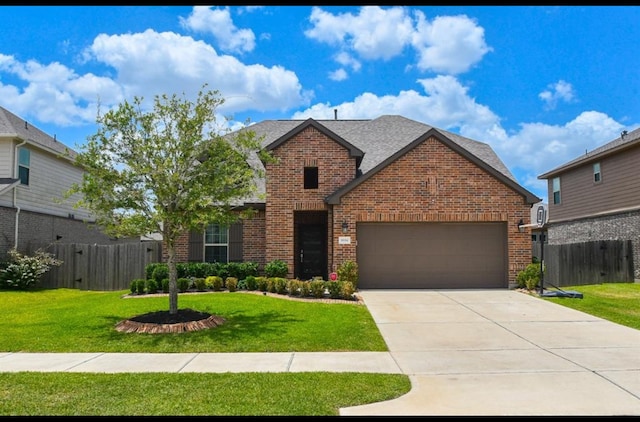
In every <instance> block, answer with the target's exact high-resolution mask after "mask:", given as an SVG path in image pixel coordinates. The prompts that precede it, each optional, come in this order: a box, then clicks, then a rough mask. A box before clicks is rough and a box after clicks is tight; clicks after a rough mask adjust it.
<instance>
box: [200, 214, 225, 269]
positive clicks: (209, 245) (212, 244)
mask: <svg viewBox="0 0 640 422" xmlns="http://www.w3.org/2000/svg"><path fill="white" fill-rule="evenodd" d="M204 261H205V262H220V263H223V264H226V263H228V262H229V229H228V228H227V227H224V226H221V225H219V224H208V225H207V227H206V228H205V231H204Z"/></svg>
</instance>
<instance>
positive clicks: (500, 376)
mask: <svg viewBox="0 0 640 422" xmlns="http://www.w3.org/2000/svg"><path fill="white" fill-rule="evenodd" d="M359 294H360V295H361V296H362V298H363V299H364V302H365V305H366V306H367V308H368V309H369V312H370V313H371V315H372V316H373V318H374V320H375V322H376V323H377V325H378V327H379V329H380V332H381V333H382V336H383V338H384V339H385V341H386V343H387V346H388V348H389V352H333V353H315V352H305V353H297V352H291V353H289V352H287V353H156V354H144V353H0V372H17V371H48V372H52V371H60V372H106V373H114V372H304V371H329V372H382V373H401V374H407V375H408V376H409V377H410V379H411V383H412V389H411V391H410V392H409V393H407V394H406V395H404V396H402V397H399V398H397V399H394V400H389V401H386V402H380V403H372V404H367V405H363V406H354V407H348V408H343V409H340V415H344V416H389V415H397V416H416V415H420V416H429V415H468V416H482V415H494V416H501V415H515V416H549V415H565V416H592V415H595V416H618V415H635V416H638V415H640V330H635V329H632V328H628V327H624V326H622V325H619V324H615V323H612V322H609V321H606V320H603V319H600V318H597V317H594V316H591V315H588V314H585V313H583V312H579V311H575V310H572V309H569V308H566V307H564V306H561V305H557V304H554V303H551V302H547V301H545V300H543V299H540V298H538V297H534V296H530V295H527V294H524V293H521V292H518V291H513V290H369V291H360V292H359ZM564 300H581V299H575V298H566V299H564Z"/></svg>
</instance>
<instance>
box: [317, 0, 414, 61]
mask: <svg viewBox="0 0 640 422" xmlns="http://www.w3.org/2000/svg"><path fill="white" fill-rule="evenodd" d="M309 21H310V22H311V23H312V24H313V27H312V28H311V29H309V30H307V31H305V35H306V36H307V37H309V38H312V39H315V40H317V41H320V42H324V43H327V44H329V45H335V46H340V48H341V49H345V50H350V51H354V52H355V53H357V54H358V55H359V56H360V57H362V58H363V59H368V60H377V59H383V60H389V59H390V58H392V57H395V56H397V55H399V54H400V53H402V50H403V49H404V47H405V45H406V44H408V43H409V42H410V40H411V34H412V32H413V26H412V22H411V18H410V16H409V15H408V14H407V12H406V9H405V8H404V7H391V8H388V9H383V8H381V7H379V6H363V7H361V8H360V11H359V13H358V15H353V14H351V13H342V14H338V15H333V14H331V13H328V12H325V11H324V10H322V9H321V8H319V7H314V8H313V9H312V11H311V16H310V17H309Z"/></svg>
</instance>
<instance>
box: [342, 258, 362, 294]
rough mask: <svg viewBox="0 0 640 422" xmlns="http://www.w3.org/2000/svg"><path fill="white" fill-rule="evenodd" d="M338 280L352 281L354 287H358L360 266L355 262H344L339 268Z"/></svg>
mask: <svg viewBox="0 0 640 422" xmlns="http://www.w3.org/2000/svg"><path fill="white" fill-rule="evenodd" d="M337 273H338V280H340V281H350V282H351V283H352V284H353V286H354V287H356V286H357V285H358V264H357V263H356V262H354V261H350V260H347V261H344V262H343V263H342V264H340V266H339V267H338V271H337Z"/></svg>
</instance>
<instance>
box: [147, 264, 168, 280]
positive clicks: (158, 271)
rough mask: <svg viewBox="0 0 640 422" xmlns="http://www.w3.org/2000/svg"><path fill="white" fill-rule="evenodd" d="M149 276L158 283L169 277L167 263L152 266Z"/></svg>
mask: <svg viewBox="0 0 640 422" xmlns="http://www.w3.org/2000/svg"><path fill="white" fill-rule="evenodd" d="M151 278H153V279H155V280H156V281H157V282H158V283H162V280H164V279H165V278H169V267H168V266H167V264H158V265H156V266H155V267H154V268H153V272H152V273H151Z"/></svg>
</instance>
